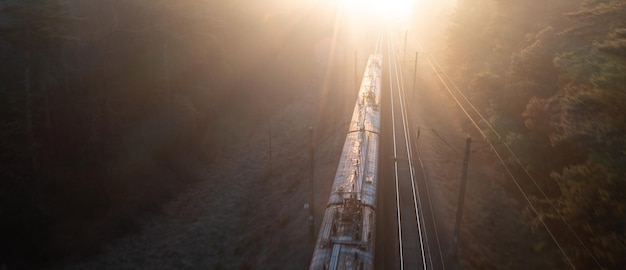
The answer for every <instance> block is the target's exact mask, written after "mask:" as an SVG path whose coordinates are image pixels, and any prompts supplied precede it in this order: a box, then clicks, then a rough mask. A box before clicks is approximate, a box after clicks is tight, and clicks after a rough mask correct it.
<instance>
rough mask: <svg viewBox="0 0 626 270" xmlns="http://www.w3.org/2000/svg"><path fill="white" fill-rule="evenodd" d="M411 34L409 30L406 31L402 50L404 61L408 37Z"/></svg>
mask: <svg viewBox="0 0 626 270" xmlns="http://www.w3.org/2000/svg"><path fill="white" fill-rule="evenodd" d="M408 36H409V30H406V31H404V51H403V52H402V62H404V60H405V59H406V39H407V37H408Z"/></svg>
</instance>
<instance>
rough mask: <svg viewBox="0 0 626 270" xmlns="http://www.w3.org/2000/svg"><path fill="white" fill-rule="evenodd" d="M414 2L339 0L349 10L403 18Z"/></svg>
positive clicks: (413, 0)
mask: <svg viewBox="0 0 626 270" xmlns="http://www.w3.org/2000/svg"><path fill="white" fill-rule="evenodd" d="M415 2H416V1H415V0H340V2H339V5H340V7H341V8H342V9H344V10H347V11H350V12H356V13H362V14H367V15H369V16H378V17H381V18H384V19H399V20H404V19H406V18H407V17H408V16H409V15H410V14H411V12H412V10H413V5H414V4H415Z"/></svg>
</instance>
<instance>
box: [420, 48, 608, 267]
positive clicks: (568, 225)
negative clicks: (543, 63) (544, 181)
mask: <svg viewBox="0 0 626 270" xmlns="http://www.w3.org/2000/svg"><path fill="white" fill-rule="evenodd" d="M420 48H421V46H420ZM432 58H433V60H434V61H435V64H437V66H438V67H439V69H440V70H441V71H442V73H443V74H444V76H445V77H446V78H447V79H448V80H449V81H450V83H451V84H452V86H454V88H455V89H456V91H457V92H458V93H459V94H460V95H461V96H462V97H463V99H464V100H465V101H466V102H467V103H468V104H469V105H470V106H471V107H472V109H473V110H474V111H475V112H476V113H477V114H478V115H479V116H480V118H481V119H482V120H483V122H484V123H485V124H486V125H487V126H488V127H489V129H491V130H492V131H493V133H494V134H495V135H496V136H497V137H498V141H500V142H502V144H503V145H504V147H505V148H506V149H507V150H508V152H509V153H510V154H511V156H512V157H513V159H515V161H516V163H517V164H518V165H519V166H520V167H521V168H522V170H523V171H524V173H525V174H526V175H527V176H528V178H530V180H531V182H532V183H533V184H534V185H535V187H537V189H538V190H539V192H541V195H542V196H543V197H544V199H546V201H547V202H548V203H549V204H550V206H551V207H552V209H553V210H554V212H555V213H557V215H558V216H559V218H560V219H561V221H563V223H565V225H566V226H567V228H568V229H569V231H570V232H571V233H572V234H574V236H575V237H576V239H577V240H578V242H580V244H581V245H582V246H583V247H584V248H585V251H586V252H587V253H588V254H589V255H590V256H591V258H593V260H594V261H595V263H596V264H597V265H598V266H599V267H600V268H602V265H601V264H600V262H599V261H598V259H597V258H596V256H595V255H593V252H591V249H589V247H588V246H587V245H586V244H585V243H584V242H583V241H582V239H581V238H580V236H579V235H578V233H576V231H574V229H573V228H572V226H571V225H570V224H569V222H567V220H566V219H565V217H563V215H562V214H561V212H560V211H559V210H558V209H557V208H556V206H554V204H553V203H552V200H550V199H549V198H548V195H547V194H546V193H545V192H544V191H543V189H542V188H541V187H540V186H539V184H537V181H536V180H535V177H533V176H532V175H531V174H530V172H529V171H528V169H527V168H526V166H524V165H523V164H522V161H521V160H520V159H519V158H518V156H517V155H516V154H515V152H513V149H511V147H510V146H509V144H508V143H507V142H506V141H503V140H502V136H501V135H500V133H499V132H498V131H496V130H495V128H494V127H493V125H491V124H490V123H489V121H487V120H486V119H485V117H484V116H483V115H482V114H481V113H480V111H478V109H476V107H475V106H474V104H472V102H471V101H469V99H468V98H467V97H466V96H465V94H463V92H462V91H461V90H460V89H459V87H458V86H457V85H456V83H454V81H453V80H452V79H451V78H450V76H448V74H447V72H446V71H445V70H444V69H443V68H442V67H441V65H440V64H439V61H437V59H435V58H434V57H432Z"/></svg>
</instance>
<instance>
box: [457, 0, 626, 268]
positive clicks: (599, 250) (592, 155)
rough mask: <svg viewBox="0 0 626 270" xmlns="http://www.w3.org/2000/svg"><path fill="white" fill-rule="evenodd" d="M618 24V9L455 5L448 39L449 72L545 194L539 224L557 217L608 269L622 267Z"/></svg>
mask: <svg viewBox="0 0 626 270" xmlns="http://www.w3.org/2000/svg"><path fill="white" fill-rule="evenodd" d="M624 18H626V2H624V1H621V0H582V1H571V0H554V1H540V0H531V1H500V0H478V1H476V0H473V1H469V0H460V1H458V6H457V8H456V11H455V12H454V14H453V15H452V18H451V19H452V23H451V25H450V28H449V29H448V50H447V52H448V55H447V56H448V65H449V67H450V68H449V71H450V73H451V74H454V76H455V78H456V79H457V80H458V81H459V82H462V83H461V84H462V85H464V86H465V87H464V88H465V91H466V94H467V95H469V96H470V97H471V100H472V101H473V102H474V103H475V105H477V106H478V107H480V108H481V110H482V112H483V113H484V114H485V115H486V116H488V117H487V118H488V122H489V123H490V124H491V125H493V126H494V127H495V129H496V130H497V131H498V133H499V134H501V135H502V136H503V138H502V140H504V141H505V142H506V143H507V144H508V145H509V146H510V147H511V148H512V149H513V151H514V152H515V153H516V154H517V155H519V157H520V159H521V161H522V163H523V164H524V165H525V167H526V169H527V170H528V171H529V172H530V173H531V174H532V175H533V176H534V177H535V178H536V179H537V181H538V182H539V185H540V186H541V187H542V188H543V189H544V191H545V192H546V193H547V195H548V197H549V201H547V200H544V199H543V198H542V195H540V193H535V196H537V198H535V199H533V201H534V202H535V203H536V205H538V206H540V209H539V210H540V212H541V215H542V218H543V219H544V220H545V221H546V222H547V223H548V224H562V223H558V222H559V221H560V220H561V217H560V216H559V215H561V216H563V218H564V219H565V220H566V221H567V222H568V223H569V224H571V225H572V227H573V229H574V231H576V232H577V233H578V234H579V235H580V237H581V239H582V241H583V242H585V244H586V245H587V246H588V247H589V248H590V250H591V252H592V253H593V255H594V256H595V257H596V258H597V260H598V262H599V263H600V264H601V265H602V266H603V267H606V268H612V269H617V268H620V266H622V267H623V266H624V265H626V259H625V257H624V254H626V20H624ZM461 84H460V85H461ZM485 132H487V133H488V134H490V136H492V137H491V139H492V140H497V138H496V136H495V134H493V133H489V132H490V130H489V129H488V128H486V127H485ZM514 163H515V162H511V164H512V165H513V164H514ZM511 167H514V166H511ZM518 172H519V173H520V175H523V174H524V172H523V171H522V170H519V171H518ZM551 205H554V206H555V208H556V211H555V210H554V209H553V208H552V207H551ZM557 211H558V212H557ZM533 218H534V220H533V221H532V222H533V223H534V224H535V225H538V224H539V219H538V218H537V217H536V216H535V217H533ZM555 230H556V231H567V230H568V229H567V228H566V227H563V228H557V229H555ZM558 235H559V234H557V236H558ZM562 235H563V234H562ZM560 240H562V241H563V242H564V243H566V244H567V246H566V247H565V248H566V250H567V251H568V252H569V255H570V258H571V259H572V260H574V263H575V264H576V266H577V267H579V268H597V265H596V263H595V262H594V261H593V260H592V259H590V256H589V255H588V253H587V251H585V250H584V249H583V248H581V247H580V245H578V243H577V240H576V239H575V238H573V237H571V238H570V239H560Z"/></svg>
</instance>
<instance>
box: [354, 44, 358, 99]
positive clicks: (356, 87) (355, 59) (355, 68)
mask: <svg viewBox="0 0 626 270" xmlns="http://www.w3.org/2000/svg"><path fill="white" fill-rule="evenodd" d="M356 74H357V58H356V50H354V89H356V91H357V93H358V92H359V89H358V86H357V84H356V77H357V75H356Z"/></svg>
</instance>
